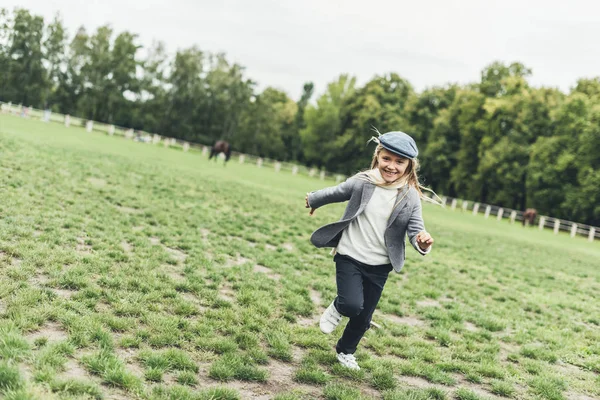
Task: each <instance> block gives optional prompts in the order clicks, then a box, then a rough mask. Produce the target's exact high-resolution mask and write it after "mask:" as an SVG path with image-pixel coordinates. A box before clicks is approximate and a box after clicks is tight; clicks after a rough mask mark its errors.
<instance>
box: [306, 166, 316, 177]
mask: <svg viewBox="0 0 600 400" xmlns="http://www.w3.org/2000/svg"><path fill="white" fill-rule="evenodd" d="M308 176H310V177H311V178H312V177H313V176H315V169H314V168H311V169H310V171H308Z"/></svg>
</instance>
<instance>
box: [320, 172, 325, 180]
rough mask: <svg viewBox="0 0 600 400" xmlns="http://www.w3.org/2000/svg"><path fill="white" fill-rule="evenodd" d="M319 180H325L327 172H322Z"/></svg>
mask: <svg viewBox="0 0 600 400" xmlns="http://www.w3.org/2000/svg"><path fill="white" fill-rule="evenodd" d="M319 178H321V180H324V179H325V171H321V173H320V174H319Z"/></svg>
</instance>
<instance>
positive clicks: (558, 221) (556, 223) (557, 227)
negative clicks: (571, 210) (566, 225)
mask: <svg viewBox="0 0 600 400" xmlns="http://www.w3.org/2000/svg"><path fill="white" fill-rule="evenodd" d="M559 229H560V219H558V218H557V219H555V220H554V234H555V235H558V230H559Z"/></svg>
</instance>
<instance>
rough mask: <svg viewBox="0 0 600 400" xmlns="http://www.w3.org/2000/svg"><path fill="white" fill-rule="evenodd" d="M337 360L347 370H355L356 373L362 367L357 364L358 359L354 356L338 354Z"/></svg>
mask: <svg viewBox="0 0 600 400" xmlns="http://www.w3.org/2000/svg"><path fill="white" fill-rule="evenodd" d="M337 359H338V361H339V362H340V364H342V365H343V366H344V367H346V368H350V369H353V370H355V371H359V370H360V367H359V366H358V364H357V363H356V358H354V354H344V353H338V355H337Z"/></svg>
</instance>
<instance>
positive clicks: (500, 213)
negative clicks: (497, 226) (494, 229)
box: [497, 208, 504, 221]
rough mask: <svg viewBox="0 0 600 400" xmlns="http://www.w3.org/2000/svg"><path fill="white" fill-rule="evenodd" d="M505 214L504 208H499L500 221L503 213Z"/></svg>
mask: <svg viewBox="0 0 600 400" xmlns="http://www.w3.org/2000/svg"><path fill="white" fill-rule="evenodd" d="M503 214H504V208H501V209H499V210H498V218H497V219H498V221H500V220H501V219H502V215H503Z"/></svg>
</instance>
